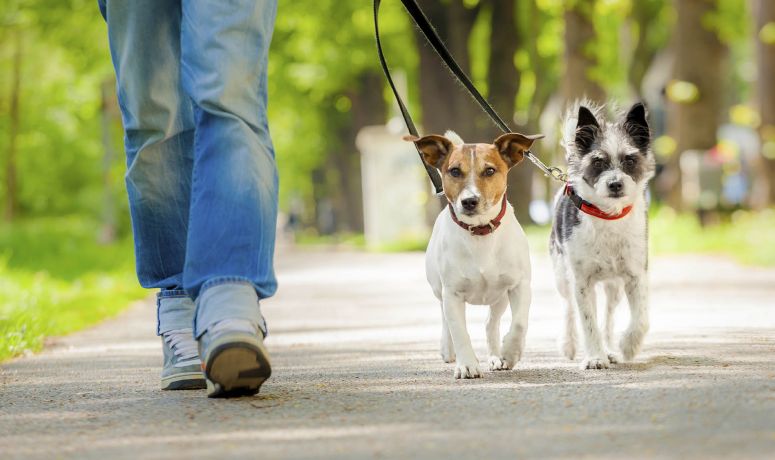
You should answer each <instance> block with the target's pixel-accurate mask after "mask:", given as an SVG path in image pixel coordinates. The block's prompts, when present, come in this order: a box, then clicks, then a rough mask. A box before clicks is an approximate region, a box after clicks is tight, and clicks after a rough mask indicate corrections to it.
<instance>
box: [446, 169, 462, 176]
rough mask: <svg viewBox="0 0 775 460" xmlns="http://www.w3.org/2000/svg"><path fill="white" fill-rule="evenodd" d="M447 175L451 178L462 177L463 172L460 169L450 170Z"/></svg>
mask: <svg viewBox="0 0 775 460" xmlns="http://www.w3.org/2000/svg"><path fill="white" fill-rule="evenodd" d="M449 175H450V176H452V177H460V176H462V175H463V171H461V170H460V168H450V170H449Z"/></svg>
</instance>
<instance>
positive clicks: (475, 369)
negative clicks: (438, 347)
mask: <svg viewBox="0 0 775 460" xmlns="http://www.w3.org/2000/svg"><path fill="white" fill-rule="evenodd" d="M481 377H482V372H481V371H480V370H479V364H478V363H476V362H472V363H461V362H458V363H457V364H455V378H456V379H478V378H481Z"/></svg>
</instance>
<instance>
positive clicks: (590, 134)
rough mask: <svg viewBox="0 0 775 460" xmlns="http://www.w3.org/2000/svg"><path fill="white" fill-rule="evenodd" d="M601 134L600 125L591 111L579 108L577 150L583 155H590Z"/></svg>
mask: <svg viewBox="0 0 775 460" xmlns="http://www.w3.org/2000/svg"><path fill="white" fill-rule="evenodd" d="M599 133H600V125H599V124H598V122H597V119H596V118H595V115H594V114H593V113H592V111H591V110H589V109H588V108H586V107H584V106H583V105H580V106H579V115H578V122H577V123H576V138H575V143H576V148H577V150H578V152H579V153H580V154H582V155H584V154H586V153H589V151H590V149H591V148H592V144H594V143H595V139H597V135H598V134H599Z"/></svg>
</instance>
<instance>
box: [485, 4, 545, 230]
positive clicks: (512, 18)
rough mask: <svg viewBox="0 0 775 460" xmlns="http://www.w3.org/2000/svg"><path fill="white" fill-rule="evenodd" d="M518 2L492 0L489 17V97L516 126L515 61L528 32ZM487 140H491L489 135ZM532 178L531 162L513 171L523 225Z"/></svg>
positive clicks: (511, 187) (513, 197)
mask: <svg viewBox="0 0 775 460" xmlns="http://www.w3.org/2000/svg"><path fill="white" fill-rule="evenodd" d="M515 3H516V2H515V1H514V0H506V1H503V0H490V1H489V3H488V5H489V7H490V10H491V13H490V14H491V16H489V17H488V20H489V23H490V25H491V32H490V43H489V49H490V56H489V63H488V66H487V89H488V99H489V101H490V103H491V104H492V105H493V107H494V108H495V110H496V111H497V112H498V113H499V114H500V115H501V117H502V118H503V119H504V120H505V121H506V123H508V124H509V125H510V126H512V127H513V128H512V129H518V128H517V127H515V126H514V111H515V109H516V100H517V93H518V91H519V82H520V78H521V76H520V72H519V69H517V66H516V62H515V61H516V57H517V51H518V50H519V49H520V48H522V45H523V37H524V33H521V31H520V30H518V28H519V27H520V26H521V25H522V24H521V23H520V22H518V21H517V12H516V5H515ZM497 134H500V133H499V132H496V131H493V133H492V134H491V136H490V137H494V136H495V135H497ZM484 141H486V142H490V140H489V139H484ZM532 178H533V166H532V165H530V164H527V163H525V164H522V165H520V166H518V167H517V168H515V169H514V171H512V172H511V173H509V182H508V189H507V192H508V199H509V202H510V203H511V205H512V206H514V213H515V214H516V216H517V219H518V220H519V221H520V222H521V223H522V224H523V225H526V224H530V223H532V220H531V218H530V212H529V207H530V201H532V194H533V187H532V185H533V181H532Z"/></svg>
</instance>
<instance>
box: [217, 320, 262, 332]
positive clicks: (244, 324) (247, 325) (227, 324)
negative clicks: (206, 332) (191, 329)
mask: <svg viewBox="0 0 775 460" xmlns="http://www.w3.org/2000/svg"><path fill="white" fill-rule="evenodd" d="M221 331H230V332H247V333H249V334H256V333H257V332H258V326H256V325H255V324H253V322H252V321H248V320H246V319H224V320H223V321H218V322H217V323H215V324H214V325H212V326H211V327H210V332H211V333H213V334H216V333H218V332H221Z"/></svg>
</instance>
